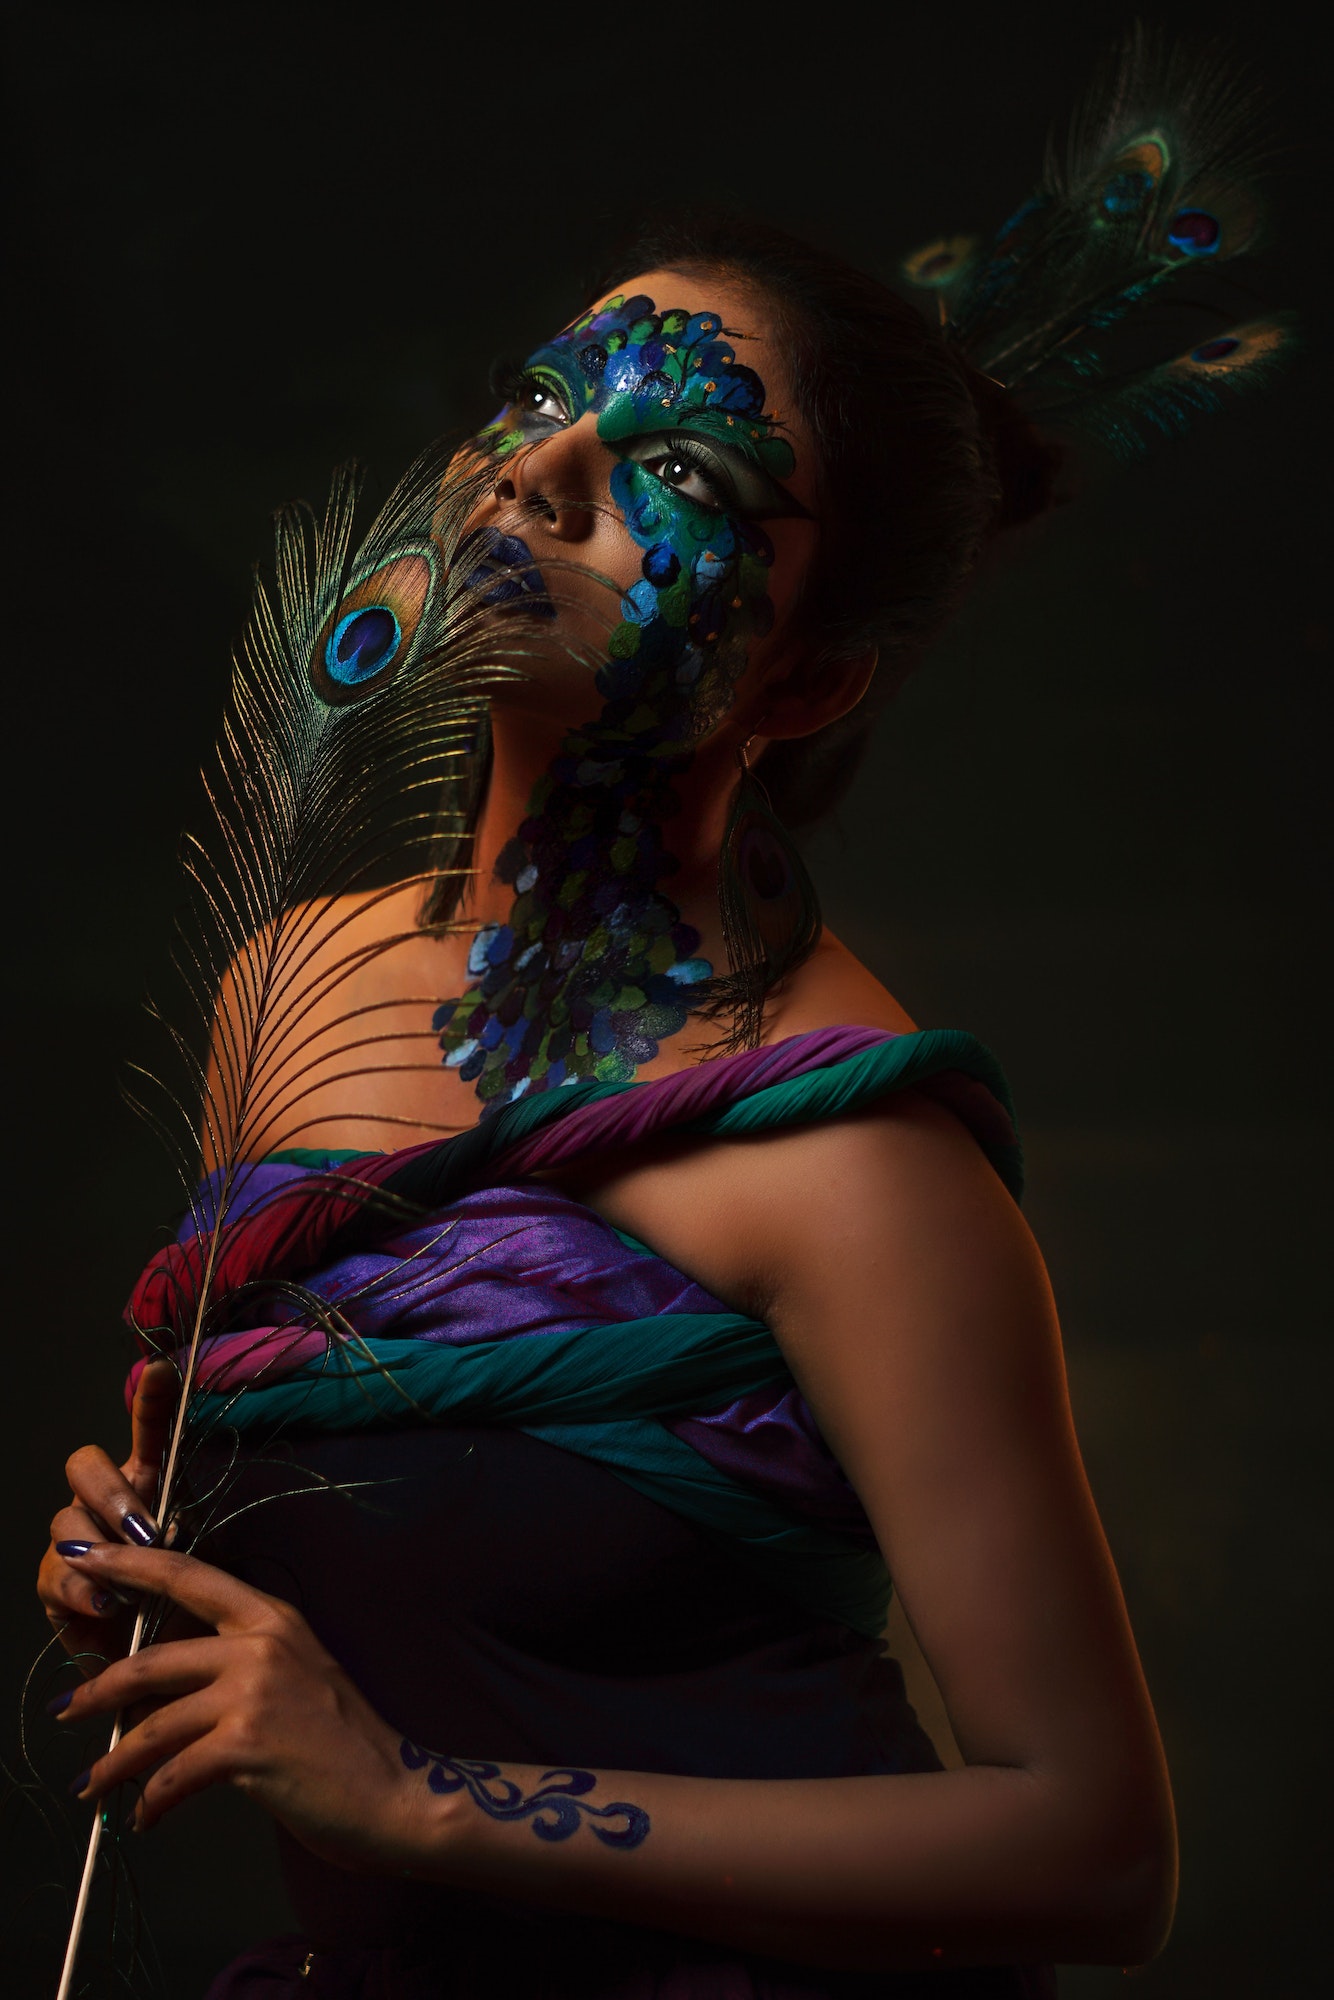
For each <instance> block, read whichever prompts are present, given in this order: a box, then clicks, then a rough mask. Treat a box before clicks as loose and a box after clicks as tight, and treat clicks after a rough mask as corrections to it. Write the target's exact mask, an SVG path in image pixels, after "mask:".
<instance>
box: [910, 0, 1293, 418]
mask: <svg viewBox="0 0 1334 2000" xmlns="http://www.w3.org/2000/svg"><path fill="white" fill-rule="evenodd" d="M1263 112H1264V100H1263V97H1262V95H1261V93H1260V92H1259V91H1258V90H1257V88H1256V87H1255V85H1254V84H1253V83H1251V82H1250V81H1249V80H1248V79H1247V78H1246V77H1245V76H1244V75H1243V74H1242V72H1241V69H1240V66H1239V64H1238V63H1237V61H1236V59H1235V58H1234V57H1230V56H1229V55H1228V54H1227V52H1226V51H1225V50H1223V49H1222V48H1220V47H1218V46H1215V45H1205V46H1198V45H1197V46H1191V45H1188V44H1179V45H1176V46H1169V45H1167V44H1166V43H1165V42H1164V41H1163V39H1162V37H1161V36H1159V35H1157V34H1155V33H1151V32H1149V31H1148V30H1146V29H1144V28H1143V27H1142V26H1139V25H1137V26H1136V27H1135V28H1134V29H1133V30H1132V31H1131V32H1130V34H1129V35H1128V36H1127V37H1126V38H1125V40H1124V41H1123V42H1122V43H1121V44H1120V46H1119V47H1118V48H1116V49H1114V50H1113V51H1112V52H1111V54H1110V55H1109V57H1108V58H1107V60H1106V61H1105V63H1104V65H1103V67H1102V69H1101V71H1100V73H1099V74H1098V76H1097V77H1096V78H1095V80H1094V82H1093V85H1092V87H1091V88H1090V90H1089V92H1088V93H1087V95H1086V97H1085V98H1084V100H1083V101H1082V103H1081V104H1080V105H1079V106H1078V107H1077V109H1076V111H1075V113H1074V115H1073V117H1072V119H1071V121H1070V124H1069V127H1068V130H1067V133H1066V136H1065V140H1064V143H1058V142H1057V141H1056V140H1055V139H1053V140H1051V141H1050V142H1049V144H1048V148H1047V157H1046V162H1045V166H1044V170H1043V175H1042V179H1041V181H1040V183H1039V185H1038V187H1037V188H1036V189H1035V190H1034V191H1033V193H1032V194H1030V195H1029V196H1028V198H1027V199H1026V200H1025V201H1024V202H1022V203H1021V204H1020V206H1019V207H1018V208H1017V209H1016V210H1015V211H1014V212H1013V214H1011V215H1010V216H1009V217H1008V218H1007V219H1006V220H1005V221H1004V222H1003V223H1002V224H1001V226H1000V228H999V229H998V230H997V231H996V232H995V234H994V235H993V236H992V237H991V238H989V239H987V238H984V237H981V236H952V237H947V238H942V239H941V240H940V241H938V242H935V243H930V244H928V245H926V246H925V248H923V249H921V250H919V251H916V252H915V253H914V254H913V255H912V256H911V257H908V258H906V259H905V260H904V264H903V272H904V276H905V277H906V278H907V279H908V281H909V282H910V283H911V284H913V285H914V286H916V287H918V288H919V289H922V290H929V291H933V292H934V293H935V295H936V299H937V305H938V311H939V315H940V320H941V324H942V326H943V328H944V330H945V334H946V337H947V339H948V340H949V341H950V343H951V345H953V346H955V347H956V348H957V349H958V350H959V351H960V352H961V353H963V354H964V355H965V356H966V358H967V359H968V361H969V362H970V363H971V364H972V365H973V366H974V367H975V368H977V369H978V370H980V371H981V373H983V374H984V375H988V376H990V377H991V379H992V380H993V381H996V382H998V383H999V384H1000V385H1001V386H1002V387H1004V388H1006V389H1013V390H1017V391H1019V392H1020V394H1021V397H1022V400H1023V403H1024V406H1025V408H1027V409H1028V410H1029V412H1030V414H1031V415H1033V416H1034V417H1036V418H1038V419H1039V420H1047V421H1052V422H1055V423H1058V424H1059V423H1061V422H1064V421H1069V422H1072V423H1074V424H1076V425H1077V426H1079V427H1080V428H1083V429H1087V430H1089V431H1091V432H1092V433H1093V434H1094V435H1096V436H1098V437H1100V438H1101V439H1103V440H1104V441H1105V442H1107V443H1109V444H1110V445H1111V446H1112V447H1113V448H1114V449H1115V450H1117V451H1118V452H1119V453H1121V454H1123V455H1124V454H1125V453H1127V452H1131V451H1134V450H1137V449H1138V448H1140V446H1141V445H1142V444H1143V443H1144V442H1145V441H1146V440H1147V438H1148V437H1149V436H1151V435H1152V434H1153V433H1154V432H1155V431H1156V432H1172V431H1176V430H1179V429H1180V428H1182V426H1183V425H1184V423H1185V422H1187V421H1188V420H1189V419H1190V417H1192V416H1193V415H1196V414H1198V413H1200V412H1202V411H1205V410H1211V409H1216V408H1218V407H1220V405H1221V403H1222V401H1223V400H1224V398H1225V397H1226V396H1228V395H1230V394H1232V393H1235V392H1236V391H1238V390H1240V389H1243V388H1245V387H1248V386H1250V384H1251V381H1252V379H1253V380H1254V381H1255V382H1256V383H1257V384H1258V383H1259V382H1260V381H1261V380H1263V379H1265V378H1267V376H1268V375H1269V374H1270V373H1271V372H1272V370H1273V367H1274V365H1275V363H1276V362H1277V361H1278V359H1279V358H1280V356H1281V354H1282V353H1283V352H1284V351H1285V350H1286V349H1287V348H1288V347H1289V346H1290V345H1291V343H1292V340H1293V327H1292V323H1291V321H1290V320H1289V319H1288V318H1287V317H1286V316H1284V315H1281V314H1279V315H1272V316H1270V317H1269V318H1267V319H1265V320H1263V321H1255V322H1252V323H1251V324H1248V325H1247V326H1244V327H1235V326H1233V327H1229V326H1227V323H1226V317H1224V316H1223V315H1222V314H1220V329H1219V331H1218V333H1217V334H1214V335H1211V336H1210V337H1208V338H1206V339H1204V340H1203V341H1199V342H1197V343H1196V344H1195V345H1194V346H1193V347H1192V348H1191V349H1189V350H1188V351H1187V352H1186V353H1185V354H1182V355H1180V356H1178V357H1177V358H1176V359H1174V360H1172V361H1169V362H1166V363H1163V364H1161V365H1159V364H1155V365H1153V366H1151V367H1149V368H1146V369H1136V370H1132V371H1129V372H1124V371H1117V370H1114V369H1113V368H1112V366H1111V359H1110V355H1109V344H1108V336H1109V334H1110V333H1111V332H1112V330H1113V329H1116V328H1118V327H1120V326H1121V325H1122V323H1123V322H1124V321H1126V320H1127V318H1128V317H1129V316H1130V315H1132V314H1136V313H1139V312H1140V311H1141V310H1142V309H1144V308H1146V307H1148V306H1150V305H1151V304H1155V303H1157V302H1158V301H1160V300H1163V301H1165V300H1166V299H1167V298H1168V297H1169V296H1171V295H1172V294H1173V289H1174V288H1175V287H1176V286H1177V284H1178V281H1179V280H1180V279H1181V277H1182V275H1183V274H1184V273H1193V274H1195V275H1197V276H1198V274H1199V273H1200V272H1201V271H1202V270H1203V269H1210V270H1216V269H1217V268H1218V267H1219V266H1221V265H1225V264H1227V263H1229V262H1231V260H1232V259H1234V258H1236V257H1239V256H1241V255H1243V254H1244V253H1245V252H1247V251H1249V250H1252V249H1254V248H1255V246H1256V244H1257V243H1258V242H1259V240H1260V238H1261V235H1262V231H1263V228H1264V210H1263V205H1262V202H1261V199H1260V194H1259V180H1260V175H1261V171H1262V169H1263V167H1264V164H1265V157H1266V148H1265V141H1264V137H1263ZM1229 316H1230V315H1229ZM1225 342H1231V343H1232V345H1231V346H1229V347H1227V348H1226V360H1227V365H1226V367H1224V368H1219V367H1218V366H1217V365H1216V360H1217V359H1222V358H1223V353H1222V348H1221V343H1225ZM1211 349H1219V354H1218V356H1217V357H1216V358H1215V359H1214V360H1211V359H1210V357H1209V350H1211Z"/></svg>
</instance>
